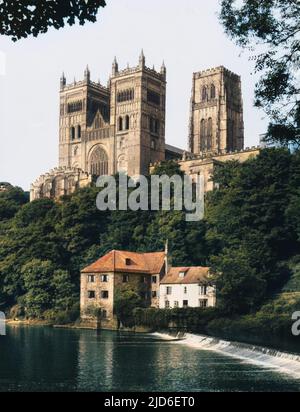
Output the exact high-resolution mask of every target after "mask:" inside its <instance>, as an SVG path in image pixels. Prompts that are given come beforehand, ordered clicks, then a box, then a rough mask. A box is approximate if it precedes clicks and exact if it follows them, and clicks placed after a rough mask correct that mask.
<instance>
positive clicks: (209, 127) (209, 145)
mask: <svg viewBox="0 0 300 412" xmlns="http://www.w3.org/2000/svg"><path fill="white" fill-rule="evenodd" d="M212 135H213V133H212V118H211V117H210V118H209V119H208V123H207V147H206V148H207V150H208V151H209V150H211V149H212Z"/></svg>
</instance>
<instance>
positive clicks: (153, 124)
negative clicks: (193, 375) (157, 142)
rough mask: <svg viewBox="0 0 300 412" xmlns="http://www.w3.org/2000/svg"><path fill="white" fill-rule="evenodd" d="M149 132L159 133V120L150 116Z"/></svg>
mask: <svg viewBox="0 0 300 412" xmlns="http://www.w3.org/2000/svg"><path fill="white" fill-rule="evenodd" d="M150 132H151V133H154V134H159V120H157V119H154V118H153V117H150Z"/></svg>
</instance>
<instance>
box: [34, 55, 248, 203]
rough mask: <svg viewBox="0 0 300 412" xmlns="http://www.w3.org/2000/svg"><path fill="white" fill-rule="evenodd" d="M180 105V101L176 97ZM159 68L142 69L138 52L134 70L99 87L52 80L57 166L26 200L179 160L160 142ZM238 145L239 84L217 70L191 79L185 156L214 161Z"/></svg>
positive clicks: (115, 69) (162, 75) (162, 95)
mask: <svg viewBox="0 0 300 412" xmlns="http://www.w3.org/2000/svg"><path fill="white" fill-rule="evenodd" d="M178 99H180V96H178ZM165 118H166V67H165V65H164V63H163V64H162V67H161V69H160V71H156V70H155V69H154V68H153V69H151V68H148V67H147V66H146V62H145V56H144V53H143V52H142V53H141V55H140V57H139V63H138V65H137V66H136V67H133V68H130V67H127V68H126V69H124V70H119V66H118V63H117V60H116V59H115V60H114V62H113V65H112V73H111V76H110V79H109V82H108V85H107V86H106V87H105V86H103V85H101V84H100V82H98V83H95V82H93V81H91V75H90V71H89V68H88V67H87V68H86V70H85V72H84V79H83V80H82V81H79V82H76V81H75V80H74V82H73V83H72V84H67V82H66V78H65V76H64V75H63V76H62V78H61V80H60V119H59V167H58V168H55V169H53V170H52V171H51V172H49V173H47V174H45V175H43V176H41V177H40V178H39V179H38V180H37V181H36V182H35V183H34V184H33V185H32V187H31V199H32V200H34V199H37V198H41V197H54V198H57V197H60V196H62V195H64V194H69V193H72V192H73V191H74V190H76V189H77V188H78V187H82V186H86V185H87V184H89V183H90V182H91V181H92V180H93V179H94V178H95V177H97V176H100V175H106V174H108V175H113V174H115V173H118V172H124V173H127V174H128V175H129V176H134V175H141V174H142V175H147V174H148V173H149V166H150V164H153V163H156V162H161V161H163V160H165V159H170V158H173V159H180V158H181V157H182V154H183V150H181V149H178V148H175V147H172V146H168V145H166V142H165ZM243 146H244V126H243V103H242V94H241V81H240V77H239V76H237V75H235V74H233V73H231V72H230V71H228V70H226V69H225V68H224V67H219V68H216V69H211V70H207V71H203V72H199V73H196V74H194V77H193V90H192V98H191V118H190V132H189V150H188V151H189V152H190V153H191V154H192V155H196V156H197V155H201V156H202V157H203V156H206V155H207V156H209V155H218V154H223V153H228V152H231V151H236V150H241V149H242V148H243Z"/></svg>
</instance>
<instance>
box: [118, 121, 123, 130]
mask: <svg viewBox="0 0 300 412" xmlns="http://www.w3.org/2000/svg"><path fill="white" fill-rule="evenodd" d="M122 130H123V119H122V117H119V131H120V132H121V131H122Z"/></svg>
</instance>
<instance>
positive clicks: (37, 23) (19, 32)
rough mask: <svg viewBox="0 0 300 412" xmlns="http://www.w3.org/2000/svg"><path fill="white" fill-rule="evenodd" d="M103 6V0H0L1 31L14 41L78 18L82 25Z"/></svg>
mask: <svg viewBox="0 0 300 412" xmlns="http://www.w3.org/2000/svg"><path fill="white" fill-rule="evenodd" d="M105 6H106V2H105V0H35V1H33V0H22V1H15V0H1V1H0V34H4V35H7V36H9V37H11V38H12V40H13V41H17V40H19V39H21V38H24V37H27V36H29V35H33V36H35V37H36V36H38V35H39V34H40V33H46V32H47V31H48V29H49V28H50V27H54V28H55V29H60V28H62V27H64V26H65V24H68V25H70V26H72V25H73V24H75V22H76V21H77V20H78V21H79V24H81V25H83V24H85V22H87V21H90V22H95V21H96V15H97V12H98V10H99V8H100V7H105Z"/></svg>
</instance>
